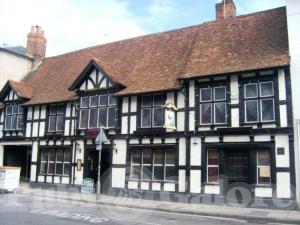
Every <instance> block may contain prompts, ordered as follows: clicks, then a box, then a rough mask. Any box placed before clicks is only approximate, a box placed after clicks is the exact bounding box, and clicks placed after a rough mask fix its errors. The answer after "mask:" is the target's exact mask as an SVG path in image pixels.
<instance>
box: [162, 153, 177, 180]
mask: <svg viewBox="0 0 300 225" xmlns="http://www.w3.org/2000/svg"><path fill="white" fill-rule="evenodd" d="M167 151H168V150H165V151H164V152H165V153H164V155H165V156H164V158H165V162H164V164H165V165H164V166H163V168H164V181H173V182H174V181H176V179H174V180H167V176H166V175H167V167H174V169H176V162H174V164H167ZM174 153H175V154H176V152H175V151H174ZM175 157H176V156H175Z"/></svg>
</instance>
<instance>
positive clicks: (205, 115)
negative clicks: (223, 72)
mask: <svg viewBox="0 0 300 225" xmlns="http://www.w3.org/2000/svg"><path fill="white" fill-rule="evenodd" d="M199 94H200V109H199V112H200V125H212V124H216V125H217V124H226V123H227V105H226V104H227V103H226V86H218V87H206V88H200V93H199Z"/></svg>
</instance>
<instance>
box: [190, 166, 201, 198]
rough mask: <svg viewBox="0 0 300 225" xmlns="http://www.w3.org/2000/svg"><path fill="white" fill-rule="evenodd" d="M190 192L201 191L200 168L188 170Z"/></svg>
mask: <svg viewBox="0 0 300 225" xmlns="http://www.w3.org/2000/svg"><path fill="white" fill-rule="evenodd" d="M190 192H191V193H201V170H191V171H190Z"/></svg>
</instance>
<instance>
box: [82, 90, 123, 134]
mask: <svg viewBox="0 0 300 225" xmlns="http://www.w3.org/2000/svg"><path fill="white" fill-rule="evenodd" d="M116 117H117V99H116V97H115V96H114V95H112V94H102V95H94V96H86V97H81V98H80V121H79V128H80V129H90V128H99V127H100V126H104V127H115V125H116Z"/></svg>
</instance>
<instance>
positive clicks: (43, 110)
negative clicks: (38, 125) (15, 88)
mask: <svg viewBox="0 0 300 225" xmlns="http://www.w3.org/2000/svg"><path fill="white" fill-rule="evenodd" d="M45 118H46V106H45V105H43V106H42V108H41V119H45Z"/></svg>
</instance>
